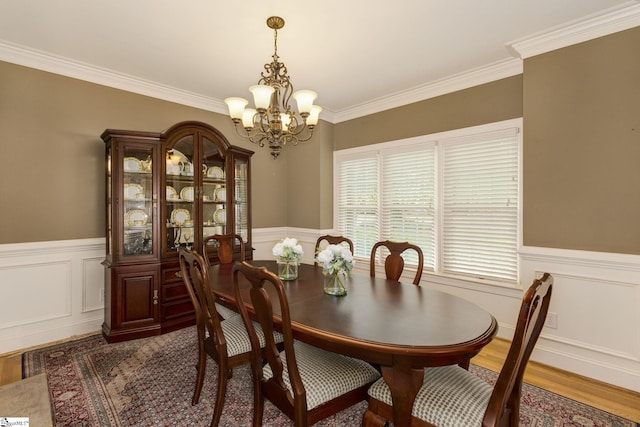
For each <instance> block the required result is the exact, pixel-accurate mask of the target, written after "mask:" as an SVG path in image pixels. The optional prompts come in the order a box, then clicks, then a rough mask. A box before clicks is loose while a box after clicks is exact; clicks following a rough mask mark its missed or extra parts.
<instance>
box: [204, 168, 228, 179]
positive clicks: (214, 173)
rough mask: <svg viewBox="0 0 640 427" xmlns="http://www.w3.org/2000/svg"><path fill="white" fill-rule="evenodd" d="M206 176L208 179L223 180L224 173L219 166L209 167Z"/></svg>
mask: <svg viewBox="0 0 640 427" xmlns="http://www.w3.org/2000/svg"><path fill="white" fill-rule="evenodd" d="M207 176H208V177H209V178H216V179H223V178H224V171H223V170H222V168H221V167H220V166H211V167H210V168H209V169H207Z"/></svg>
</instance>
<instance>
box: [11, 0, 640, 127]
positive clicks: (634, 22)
mask: <svg viewBox="0 0 640 427" xmlns="http://www.w3.org/2000/svg"><path fill="white" fill-rule="evenodd" d="M636 26H640V0H632V1H629V2H627V3H625V4H624V5H622V7H619V8H615V9H609V11H607V12H605V13H601V14H598V15H592V16H591V17H589V18H587V19H583V20H580V21H576V22H573V23H570V24H569V25H564V26H562V27H558V28H556V29H553V30H551V31H546V32H544V33H539V34H536V35H534V36H531V37H527V38H525V39H520V40H516V41H513V42H511V43H508V44H507V45H506V47H507V49H508V50H509V51H510V52H511V53H512V56H513V57H514V58H508V59H505V60H502V61H498V62H496V63H493V64H489V65H487V66H483V67H478V68H475V69H472V70H468V71H466V72H462V73H459V74H456V75H453V76H450V77H447V78H444V79H441V80H437V81H434V82H430V83H427V84H424V85H420V86H416V87H414V88H411V89H407V90H403V91H400V92H396V93H393V94H391V95H389V96H384V97H380V98H376V99H372V100H369V101H367V102H363V103H361V104H358V105H355V106H352V107H349V108H346V109H343V110H339V111H331V110H327V109H325V110H324V111H323V113H322V120H323V121H327V122H329V123H340V122H343V121H347V120H351V119H355V118H358V117H362V116H366V115H369V114H374V113H378V112H381V111H385V110H389V109H391V108H396V107H401V106H403V105H407V104H411V103H414V102H418V101H423V100H426V99H429V98H433V97H436V96H440V95H444V94H447V93H451V92H455V91H458V90H462V89H467V88H469V87H473V86H477V85H480V84H484V83H489V82H492V81H495V80H499V79H502V78H506V77H511V76H514V75H517V74H521V73H522V72H523V71H522V69H523V64H522V60H523V59H524V58H528V57H530V56H534V55H538V54H541V53H545V52H549V51H551V50H555V49H559V48H562V47H566V46H570V45H572V44H576V43H581V42H583V41H587V40H590V39H594V38H597V37H602V36H605V35H608V34H612V33H615V32H618V31H623V30H626V29H629V28H633V27H636ZM0 60H2V61H6V62H10V63H13V64H17V65H23V66H26V67H30V68H35V69H38V70H42V71H47V72H51V73H54V74H59V75H62V76H66V77H72V78H76V79H79V80H84V81H87V82H91V83H95V84H99V85H103V86H107V87H112V88H115V89H120V90H125V91H128V92H132V93H137V94H140V95H145V96H149V97H152V98H157V99H161V100H165V101H170V102H175V103H178V104H182V105H187V106H190V107H194V108H200V109H203V110H206V111H211V112H214V113H219V114H225V115H226V114H227V108H226V106H225V104H224V102H223V101H222V100H219V99H215V98H211V97H207V96H203V95H200V94H197V93H193V92H188V91H184V90H181V89H178V88H175V87H171V86H166V85H162V84H159V83H156V82H153V81H149V80H144V79H140V78H137V77H134V76H130V75H127V74H123V73H119V72H116V71H114V70H110V69H106V68H100V67H96V66H94V65H90V64H86V63H82V62H78V61H72V60H70V59H68V58H64V57H61V56H56V55H52V54H49V53H47V52H43V51H39V50H35V49H31V48H28V47H25V46H20V45H17V44H13V43H10V42H7V41H3V40H0Z"/></svg>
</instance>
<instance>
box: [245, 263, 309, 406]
mask: <svg viewBox="0 0 640 427" xmlns="http://www.w3.org/2000/svg"><path fill="white" fill-rule="evenodd" d="M239 276H244V277H245V278H246V279H247V280H248V281H249V283H250V284H251V288H250V291H249V299H250V302H251V305H252V306H253V310H254V315H255V320H256V322H257V323H258V324H259V325H260V327H261V328H262V331H263V332H264V336H265V338H266V345H265V346H264V354H263V353H261V351H260V344H259V341H258V335H257V333H256V329H255V327H254V325H253V322H252V321H251V319H250V318H249V313H248V311H247V307H246V305H245V304H244V303H240V301H243V300H244V299H245V298H243V292H242V290H241V289H240V286H239V278H240V277H239ZM233 283H234V292H235V297H236V301H238V307H239V311H240V315H241V316H242V320H243V321H244V324H245V326H246V328H247V331H248V332H249V339H250V341H251V351H252V361H251V366H252V371H253V375H254V379H255V378H257V379H259V382H260V388H259V390H254V392H260V393H262V394H263V395H265V396H266V397H268V399H269V400H270V401H271V402H272V403H273V404H274V405H276V406H277V407H278V408H279V409H280V410H281V411H282V412H284V413H285V414H287V415H288V416H289V417H290V418H291V419H297V418H296V416H295V414H296V413H298V414H299V416H300V415H302V414H303V413H306V411H307V399H306V392H305V388H304V385H303V383H302V378H301V377H300V372H299V370H298V364H297V361H296V357H295V352H294V348H293V332H292V330H291V317H290V315H289V303H288V301H287V296H286V293H285V289H284V286H283V284H282V282H281V281H280V279H279V278H278V276H276V275H275V274H273V273H272V272H270V271H268V270H267V269H266V267H254V266H252V265H251V264H249V263H247V262H246V261H245V262H242V263H237V264H235V265H234V267H233ZM272 298H274V299H275V304H277V305H278V306H279V307H280V313H281V314H280V320H279V323H281V330H282V336H283V343H284V352H285V355H286V356H285V358H286V360H285V361H284V362H283V360H282V359H281V358H280V350H279V349H278V347H277V346H276V342H275V340H274V337H273V335H274V334H273V332H274V318H273V306H274V301H272ZM263 360H265V361H266V363H267V364H269V366H270V368H271V371H272V372H273V376H272V377H271V378H268V379H265V378H264V375H263V371H262V366H263V363H262V362H263ZM284 363H286V364H287V365H286V366H287V371H288V376H289V382H290V384H291V389H292V390H293V395H291V393H290V392H289V390H288V388H287V386H286V384H285V381H284V378H283V375H286V374H285V370H284Z"/></svg>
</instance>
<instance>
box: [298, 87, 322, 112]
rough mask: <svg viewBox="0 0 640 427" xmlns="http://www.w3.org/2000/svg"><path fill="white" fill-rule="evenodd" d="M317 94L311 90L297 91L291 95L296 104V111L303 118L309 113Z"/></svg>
mask: <svg viewBox="0 0 640 427" xmlns="http://www.w3.org/2000/svg"><path fill="white" fill-rule="evenodd" d="M317 97H318V94H317V93H315V92H314V91H312V90H299V91H296V92H294V93H293V98H294V99H295V100H296V102H297V103H298V111H299V112H300V115H302V116H303V117H304V116H305V115H307V114H309V113H310V112H311V107H312V106H313V101H315V100H316V98H317Z"/></svg>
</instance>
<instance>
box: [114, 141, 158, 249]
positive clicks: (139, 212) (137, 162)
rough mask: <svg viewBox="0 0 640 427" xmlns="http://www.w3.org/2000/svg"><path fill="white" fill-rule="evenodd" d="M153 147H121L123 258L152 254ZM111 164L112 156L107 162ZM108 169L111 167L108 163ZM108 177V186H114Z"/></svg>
mask: <svg viewBox="0 0 640 427" xmlns="http://www.w3.org/2000/svg"><path fill="white" fill-rule="evenodd" d="M152 150H153V147H151V146H148V145H147V146H142V145H134V144H124V145H123V157H122V188H121V189H118V190H119V192H120V191H121V193H120V194H122V197H121V200H122V208H123V212H122V214H123V224H122V228H121V229H122V232H123V235H122V239H121V241H122V248H121V252H120V253H121V254H122V255H123V257H129V256H139V255H150V254H153V241H152V237H153V225H154V221H155V218H154V208H153V207H154V203H153V174H152V170H153V168H152V158H153V151H152ZM107 161H108V162H110V161H111V156H109V157H108V159H107ZM107 166H108V168H109V169H110V167H111V165H110V163H108V165H107ZM109 178H110V176H108V178H107V179H108V181H107V183H108V184H107V185H113V184H112V183H113V181H112V180H111V179H109Z"/></svg>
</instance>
